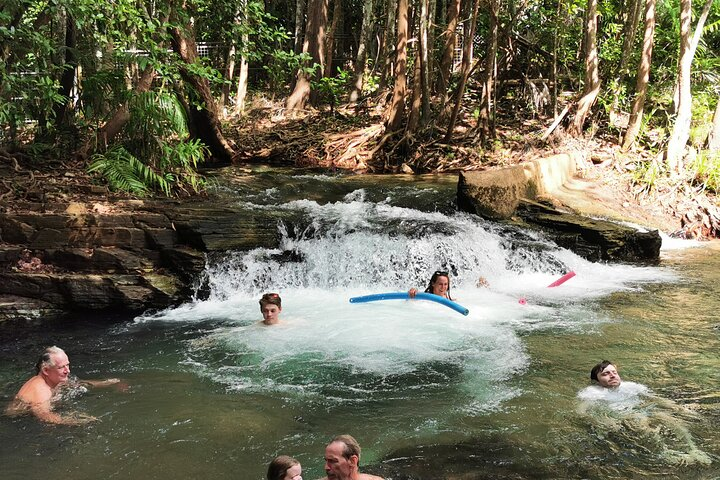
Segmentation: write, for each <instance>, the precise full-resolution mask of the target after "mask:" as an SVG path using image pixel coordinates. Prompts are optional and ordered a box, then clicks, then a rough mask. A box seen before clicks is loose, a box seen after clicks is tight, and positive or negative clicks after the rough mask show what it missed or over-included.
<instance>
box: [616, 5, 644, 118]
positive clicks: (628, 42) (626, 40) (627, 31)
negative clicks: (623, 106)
mask: <svg viewBox="0 0 720 480" xmlns="http://www.w3.org/2000/svg"><path fill="white" fill-rule="evenodd" d="M642 3H643V0H632V3H630V4H629V5H628V4H627V3H626V4H625V5H626V6H628V7H629V11H628V12H627V18H626V19H625V24H624V25H623V30H622V37H623V48H622V54H621V56H620V66H619V67H618V70H617V75H616V76H615V85H613V86H612V88H613V89H614V92H613V102H612V106H611V107H610V113H609V116H610V123H611V124H614V123H615V117H616V115H617V109H618V105H619V104H620V91H621V87H622V84H623V83H624V82H625V76H626V75H627V70H628V62H629V61H630V58H631V57H632V52H633V45H634V44H635V33H636V32H637V26H638V23H639V21H640V12H641V5H642Z"/></svg>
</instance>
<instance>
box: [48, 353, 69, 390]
mask: <svg viewBox="0 0 720 480" xmlns="http://www.w3.org/2000/svg"><path fill="white" fill-rule="evenodd" d="M50 358H51V359H52V362H53V364H52V366H50V365H47V366H45V367H43V369H42V371H43V374H44V375H45V379H46V381H47V382H48V384H49V385H50V386H51V387H55V386H56V385H58V384H60V383H65V382H67V380H68V376H69V375H70V361H69V360H68V357H67V355H65V354H64V353H55V354H51V357H50Z"/></svg>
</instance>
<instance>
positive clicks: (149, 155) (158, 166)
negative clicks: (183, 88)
mask: <svg viewBox="0 0 720 480" xmlns="http://www.w3.org/2000/svg"><path fill="white" fill-rule="evenodd" d="M129 107H130V121H129V122H128V123H127V124H126V126H125V129H124V131H123V136H122V139H123V141H122V143H119V144H116V145H114V146H112V147H111V148H110V149H109V150H107V151H106V152H104V153H98V154H96V155H94V156H93V157H92V163H91V165H90V167H89V169H88V170H89V171H90V172H97V173H99V174H101V175H102V176H103V177H105V178H106V180H107V182H108V183H109V184H110V186H111V188H113V189H116V190H122V191H125V192H129V193H132V194H135V195H140V196H143V195H147V194H149V193H150V192H151V191H158V192H161V193H163V194H164V195H166V196H168V197H169V196H172V195H174V194H177V193H181V192H188V188H186V187H189V188H190V189H192V191H194V192H196V193H197V192H200V191H201V190H202V189H203V188H204V187H205V180H204V178H203V177H202V176H201V175H200V174H198V173H197V167H198V165H200V164H201V163H202V162H203V161H204V160H205V157H206V156H207V155H208V154H209V152H208V149H207V147H206V146H205V145H203V143H202V142H200V141H199V140H190V139H188V127H187V118H186V117H185V110H184V109H183V106H182V104H181V103H180V101H179V100H178V98H177V97H176V96H175V95H174V94H171V93H168V92H164V91H149V92H144V93H141V94H139V95H136V96H135V97H133V98H132V99H131V100H130V101H129Z"/></svg>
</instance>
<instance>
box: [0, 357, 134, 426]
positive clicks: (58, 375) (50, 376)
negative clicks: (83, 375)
mask: <svg viewBox="0 0 720 480" xmlns="http://www.w3.org/2000/svg"><path fill="white" fill-rule="evenodd" d="M35 372H36V375H35V376H34V377H32V378H31V379H30V380H28V381H27V382H25V384H24V385H23V386H22V387H21V388H20V391H19V392H18V393H17V395H15V398H14V399H13V401H12V402H11V403H10V405H9V406H8V408H7V410H6V412H7V413H8V414H9V415H20V414H23V413H28V412H29V413H32V414H33V415H35V416H36V417H37V418H38V419H40V420H42V421H43V422H47V423H56V424H63V425H81V424H83V423H88V422H91V421H94V420H97V419H96V418H95V417H91V416H88V415H80V416H77V417H63V416H61V415H58V414H57V413H55V412H53V411H52V408H53V404H54V403H55V402H56V401H57V400H58V397H59V393H60V389H61V388H62V387H63V386H64V385H66V384H67V383H68V380H69V378H70V360H69V359H68V356H67V354H65V352H64V351H63V350H62V349H61V348H58V347H48V348H46V349H45V351H44V352H43V354H42V355H40V358H39V359H38V361H37V363H36V364H35ZM119 382H120V380H118V379H117V378H110V379H108V380H84V381H82V382H81V383H83V384H87V385H90V386H93V387H104V386H108V385H114V384H116V383H119Z"/></svg>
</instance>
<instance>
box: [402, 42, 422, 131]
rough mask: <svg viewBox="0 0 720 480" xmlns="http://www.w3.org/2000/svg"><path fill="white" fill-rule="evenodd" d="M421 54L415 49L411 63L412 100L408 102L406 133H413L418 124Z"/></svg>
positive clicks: (418, 49) (420, 99) (420, 95)
mask: <svg viewBox="0 0 720 480" xmlns="http://www.w3.org/2000/svg"><path fill="white" fill-rule="evenodd" d="M421 77H422V54H421V53H420V48H416V49H415V62H414V65H413V77H412V81H413V82H412V83H413V88H412V100H411V102H410V114H409V115H408V122H407V127H406V129H405V131H406V132H407V133H410V134H412V133H415V132H416V131H417V128H418V125H419V124H420V108H421V102H422V78H421Z"/></svg>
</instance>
